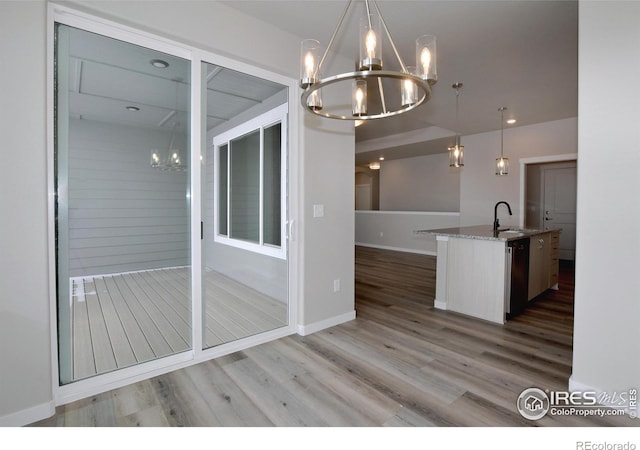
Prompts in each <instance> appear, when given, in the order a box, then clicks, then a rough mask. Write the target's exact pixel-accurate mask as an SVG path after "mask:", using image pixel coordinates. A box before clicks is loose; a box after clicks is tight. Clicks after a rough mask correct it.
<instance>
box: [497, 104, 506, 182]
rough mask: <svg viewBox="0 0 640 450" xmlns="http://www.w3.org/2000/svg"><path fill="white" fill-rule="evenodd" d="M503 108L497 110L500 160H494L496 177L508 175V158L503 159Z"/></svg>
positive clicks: (504, 108)
mask: <svg viewBox="0 0 640 450" xmlns="http://www.w3.org/2000/svg"><path fill="white" fill-rule="evenodd" d="M506 109H507V108H506V107H505V106H501V107H500V108H498V111H500V158H496V175H507V174H509V158H505V157H504V112H505V111H506Z"/></svg>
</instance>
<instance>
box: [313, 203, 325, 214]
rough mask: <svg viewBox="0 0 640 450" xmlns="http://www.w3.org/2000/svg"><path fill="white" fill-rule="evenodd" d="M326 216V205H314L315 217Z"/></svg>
mask: <svg viewBox="0 0 640 450" xmlns="http://www.w3.org/2000/svg"><path fill="white" fill-rule="evenodd" d="M323 216H324V205H313V217H323Z"/></svg>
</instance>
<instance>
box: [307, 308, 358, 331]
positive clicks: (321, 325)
mask: <svg viewBox="0 0 640 450" xmlns="http://www.w3.org/2000/svg"><path fill="white" fill-rule="evenodd" d="M355 318H356V312H355V311H349V312H348V313H345V314H340V315H339V316H334V317H330V318H328V319H324V320H321V321H319V322H314V323H310V324H309V325H298V334H299V335H300V336H307V335H309V334H312V333H315V332H317V331H320V330H324V329H325V328H331V327H335V326H336V325H340V324H341V323H345V322H349V321H351V320H354V319H355Z"/></svg>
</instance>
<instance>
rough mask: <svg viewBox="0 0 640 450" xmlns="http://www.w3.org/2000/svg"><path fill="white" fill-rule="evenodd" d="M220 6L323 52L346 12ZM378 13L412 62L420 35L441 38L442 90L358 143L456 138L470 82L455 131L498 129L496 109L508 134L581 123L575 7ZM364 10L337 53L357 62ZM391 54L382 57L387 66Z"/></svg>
mask: <svg viewBox="0 0 640 450" xmlns="http://www.w3.org/2000/svg"><path fill="white" fill-rule="evenodd" d="M222 3H225V4H226V5H228V6H230V7H232V8H235V9H237V10H240V11H242V12H244V13H246V14H248V15H251V16H254V17H256V18H258V19H260V20H263V21H265V22H268V23H271V24H273V25H275V26H276V27H278V28H280V29H282V30H285V31H288V32H290V33H292V34H294V35H297V36H299V37H300V38H301V39H302V38H315V39H318V40H319V41H320V42H321V43H322V44H323V45H327V43H328V41H329V39H330V37H331V34H332V32H333V30H334V28H335V26H336V24H337V22H338V19H339V17H340V15H341V14H342V11H343V10H344V7H345V6H346V4H347V2H346V1H335V0H304V1H300V0H295V1H286V0H285V1H283V0H269V1H249V0H242V1H238V0H234V1H224V2H222ZM358 3H361V2H358ZM378 5H379V7H380V10H381V12H382V15H383V18H384V20H385V22H386V24H387V26H388V28H389V31H390V32H391V35H392V37H393V40H394V41H395V44H396V46H397V48H398V50H399V52H400V54H401V56H402V58H403V60H404V61H405V63H406V64H410V63H409V62H407V61H412V60H415V44H414V42H415V38H416V37H418V36H420V35H423V34H434V35H436V37H437V52H438V55H437V58H438V59H437V64H438V83H437V84H436V85H435V86H434V88H433V92H432V99H431V100H430V101H429V102H428V103H427V104H426V105H424V106H422V107H420V108H417V109H416V110H414V111H412V112H409V113H407V114H403V115H401V116H397V117H396V118H386V119H379V120H372V121H367V122H366V123H365V124H364V125H363V126H360V127H358V128H357V129H356V130H357V131H356V140H357V141H358V142H363V141H367V140H370V139H376V138H380V137H383V136H389V135H393V134H398V133H401V132H406V131H410V130H416V129H423V128H426V127H430V126H437V127H440V128H445V129H448V130H455V128H456V127H455V91H454V89H453V88H452V87H451V86H452V84H454V83H456V82H462V83H463V84H464V87H463V88H462V90H461V92H460V100H459V101H460V112H459V126H458V131H459V132H460V133H462V134H463V135H465V134H475V133H480V132H485V131H492V130H498V129H500V113H499V112H498V107H500V106H506V107H507V108H508V109H507V111H505V119H508V118H511V117H514V118H516V119H517V121H518V122H517V124H516V125H512V126H522V125H529V124H534V123H540V122H546V121H550V120H558V119H563V118H567V117H575V116H577V113H578V94H577V78H578V72H577V61H578V44H577V40H578V3H577V1H540V0H536V1H525V0H500V1H483V0H475V1H451V0H449V1H430V0H427V1H425V0H423V1H415V0H414V1H405V0H378ZM362 10H363V7H362V5H357V6H356V8H355V9H354V8H352V12H350V13H349V17H348V18H347V19H346V20H347V22H346V25H345V28H344V29H345V30H347V31H346V32H345V33H344V34H341V35H340V36H339V38H338V40H337V41H336V49H337V51H338V52H339V53H341V54H344V55H345V56H348V57H349V58H353V59H354V60H355V58H356V56H357V51H358V50H357V43H356V42H355V32H353V31H351V28H353V29H356V28H355V27H357V24H358V17H359V16H358V14H361V11H362ZM346 34H349V36H346ZM385 45H386V44H385ZM389 47H390V46H389V45H386V50H389V51H390V49H389ZM391 55H392V54H391V53H389V55H388V56H387V53H385V61H389V60H391ZM411 64H412V63H411ZM323 75H325V76H327V74H323ZM507 126H508V125H507ZM432 150H433V149H432Z"/></svg>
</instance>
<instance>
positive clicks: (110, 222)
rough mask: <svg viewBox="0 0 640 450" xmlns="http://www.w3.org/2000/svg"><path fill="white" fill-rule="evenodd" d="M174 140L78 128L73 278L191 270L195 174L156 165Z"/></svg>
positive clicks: (107, 127) (78, 124) (72, 191)
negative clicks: (157, 152) (154, 155)
mask: <svg viewBox="0 0 640 450" xmlns="http://www.w3.org/2000/svg"><path fill="white" fill-rule="evenodd" d="M170 139H171V134H170V132H164V131H156V130H149V129H142V128H136V127H128V126H122V125H112V124H103V123H98V122H93V121H87V120H72V121H71V122H70V136H69V191H68V192H69V211H68V214H69V259H70V261H69V266H70V276H72V277H73V276H81V275H98V274H107V273H119V272H129V271H137V270H145V269H155V268H159V267H172V266H184V265H188V264H189V206H188V202H187V196H186V194H187V187H188V186H187V184H188V180H189V179H188V174H187V172H163V171H160V170H158V169H153V168H152V167H151V166H150V163H149V160H150V153H151V149H152V148H166V147H167V146H168V145H169V141H170ZM180 148H182V149H184V148H185V142H184V137H182V142H181V143H180Z"/></svg>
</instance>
